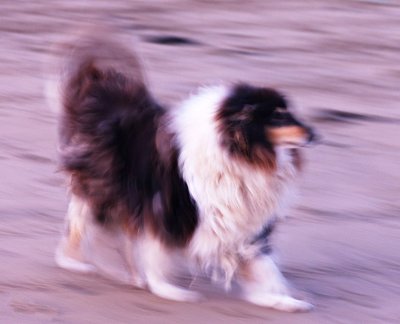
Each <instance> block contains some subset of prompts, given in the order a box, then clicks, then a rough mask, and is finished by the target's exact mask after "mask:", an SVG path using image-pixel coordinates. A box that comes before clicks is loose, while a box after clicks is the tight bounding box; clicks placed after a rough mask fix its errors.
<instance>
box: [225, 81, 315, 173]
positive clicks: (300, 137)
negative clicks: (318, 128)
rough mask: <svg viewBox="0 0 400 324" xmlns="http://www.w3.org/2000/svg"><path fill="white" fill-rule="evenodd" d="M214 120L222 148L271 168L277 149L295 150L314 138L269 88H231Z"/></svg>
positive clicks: (281, 96) (306, 127)
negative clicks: (219, 132) (216, 122)
mask: <svg viewBox="0 0 400 324" xmlns="http://www.w3.org/2000/svg"><path fill="white" fill-rule="evenodd" d="M217 119H218V121H219V125H220V131H221V134H222V145H223V146H224V147H226V148H228V150H229V152H230V153H231V154H233V155H235V156H237V157H240V158H245V159H246V160H247V161H248V162H252V163H255V164H260V163H261V164H266V163H267V164H270V166H272V165H273V164H275V163H274V161H275V153H276V149H277V147H285V148H297V147H300V146H304V145H306V144H308V143H310V142H312V141H313V139H314V133H313V131H312V129H311V128H310V127H309V126H306V125H305V124H304V123H303V122H301V121H300V120H298V119H297V118H296V117H295V116H294V114H293V112H292V111H291V110H290V109H289V107H288V103H287V101H286V100H285V98H284V97H283V95H282V94H280V93H279V92H277V91H275V90H273V89H269V88H259V87H253V86H249V85H246V84H239V85H236V86H234V87H233V88H232V90H231V92H230V94H229V95H228V97H227V98H226V99H225V100H224V101H223V103H222V105H221V107H220V110H219V112H218V115H217Z"/></svg>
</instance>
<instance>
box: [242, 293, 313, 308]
mask: <svg viewBox="0 0 400 324" xmlns="http://www.w3.org/2000/svg"><path fill="white" fill-rule="evenodd" d="M244 299H245V300H247V301H248V302H250V303H253V304H256V305H259V306H263V307H270V308H274V309H277V310H281V311H284V312H308V311H310V310H312V309H313V308H314V306H313V305H312V304H310V303H307V302H305V301H303V300H299V299H296V298H293V297H290V296H288V295H275V294H265V293H252V294H247V295H245V296H244Z"/></svg>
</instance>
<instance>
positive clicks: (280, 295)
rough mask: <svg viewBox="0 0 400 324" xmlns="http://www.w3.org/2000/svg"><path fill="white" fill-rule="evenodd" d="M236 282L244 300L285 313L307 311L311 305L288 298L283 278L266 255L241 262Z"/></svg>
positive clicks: (287, 290)
mask: <svg viewBox="0 0 400 324" xmlns="http://www.w3.org/2000/svg"><path fill="white" fill-rule="evenodd" d="M238 282H239V284H240V286H241V288H242V296H243V298H244V299H245V300H247V301H249V302H251V303H253V304H256V305H260V306H265V307H271V308H275V309H278V310H283V311H287V312H296V311H308V310H310V309H311V308H312V305H311V304H309V303H307V302H305V301H302V300H298V299H295V298H293V297H291V296H290V294H289V289H288V286H287V283H286V280H285V278H284V277H283V275H282V274H281V272H280V271H279V269H278V267H277V266H276V264H275V263H274V261H273V260H272V258H271V257H270V256H268V255H265V254H263V255H259V256H257V257H255V258H253V259H251V260H246V261H243V262H242V263H241V264H240V266H239V272H238Z"/></svg>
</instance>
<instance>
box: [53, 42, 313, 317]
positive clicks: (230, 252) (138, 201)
mask: <svg viewBox="0 0 400 324" xmlns="http://www.w3.org/2000/svg"><path fill="white" fill-rule="evenodd" d="M65 52H66V53H65V54H66V57H67V58H66V60H65V61H64V63H63V65H62V66H61V69H60V80H59V82H58V83H57V84H56V86H52V87H49V88H48V89H49V92H50V95H51V96H54V95H58V103H55V104H54V105H57V106H59V107H60V109H61V111H60V160H61V166H62V168H63V169H64V171H65V172H66V173H67V175H68V176H69V178H70V180H71V185H70V191H71V200H70V206H69V209H68V214H67V231H66V235H65V236H64V237H63V239H62V241H61V244H60V246H59V248H58V250H57V253H56V261H57V263H58V264H59V265H60V266H61V267H64V268H68V269H71V270H76V271H83V272H85V271H92V270H94V268H93V266H91V265H90V264H88V263H85V260H83V258H82V254H81V246H80V245H81V242H82V238H83V237H84V236H85V233H86V231H87V228H88V226H96V224H97V225H98V226H102V227H104V228H105V229H108V228H109V229H113V230H115V228H119V229H121V231H123V232H124V233H125V236H126V237H127V240H126V245H125V253H126V259H127V263H128V264H129V267H130V270H131V273H132V282H133V283H134V284H135V285H137V286H139V287H145V286H147V287H148V289H149V290H150V291H152V292H153V293H154V294H156V295H158V296H161V297H164V298H168V299H172V300H178V301H192V300H196V299H198V298H199V295H198V294H197V293H195V292H192V291H188V290H186V289H183V288H181V287H177V286H175V285H173V284H171V283H170V281H169V279H168V277H169V275H170V273H169V269H170V266H169V265H170V264H171V262H173V261H172V257H171V256H172V255H173V254H180V255H181V256H184V257H185V258H186V260H187V262H188V263H189V264H190V265H191V266H196V267H197V268H198V269H201V270H204V271H205V272H206V273H211V274H213V276H214V277H220V278H221V277H222V279H223V281H224V282H225V286H226V287H227V288H229V287H230V283H231V282H232V280H236V281H237V282H238V283H239V285H240V287H241V289H242V296H243V298H244V299H245V300H247V301H249V302H251V303H254V304H257V305H261V306H266V307H272V308H275V309H280V310H284V311H304V310H309V309H310V308H311V305H310V304H308V303H307V302H304V301H301V300H297V299H295V298H293V297H291V296H290V294H289V289H288V286H287V283H286V282H285V279H284V278H283V276H282V274H281V273H280V271H279V269H278V268H277V266H276V264H275V263H274V261H273V260H272V258H271V256H270V254H269V253H268V251H266V250H265V246H264V243H265V241H266V239H267V237H266V236H267V233H268V232H269V229H270V228H271V225H272V224H273V222H274V221H275V219H276V217H278V216H279V213H280V210H281V209H282V208H283V207H285V205H286V204H287V203H288V197H289V196H290V192H291V190H292V188H293V185H294V181H295V180H296V177H297V175H298V172H299V168H300V153H299V150H298V147H299V146H302V145H304V144H306V143H307V142H309V141H310V140H311V138H312V132H311V130H310V128H308V127H306V126H305V125H304V124H303V123H301V122H300V121H298V120H297V119H296V118H295V117H294V116H293V114H292V112H291V111H290V109H289V108H288V107H287V102H286V100H285V98H284V97H283V96H282V95H281V94H280V93H279V92H277V91H275V90H273V89H269V88H260V87H253V86H250V85H247V84H236V85H218V86H211V87H204V88H201V89H200V90H199V91H198V92H197V93H196V94H194V95H192V96H191V97H190V98H189V99H187V100H186V101H184V102H183V103H181V104H179V105H177V106H176V107H174V108H169V109H168V108H166V107H164V106H162V105H160V104H159V103H158V102H157V101H156V100H155V99H154V98H153V97H152V95H151V94H150V92H149V90H148V87H147V86H146V84H145V82H144V80H143V77H142V72H141V70H140V65H139V64H138V61H137V59H136V56H135V55H134V54H133V53H132V52H131V51H129V50H127V49H126V48H125V47H124V46H121V45H120V44H118V43H117V42H114V41H110V40H107V39H100V38H98V39H96V38H83V39H81V40H78V41H77V42H76V43H74V44H72V45H70V46H69V47H67V48H66V49H65ZM53 85H54V84H53ZM263 233H264V234H265V235H263Z"/></svg>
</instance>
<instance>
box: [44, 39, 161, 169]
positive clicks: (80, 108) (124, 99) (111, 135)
mask: <svg viewBox="0 0 400 324" xmlns="http://www.w3.org/2000/svg"><path fill="white" fill-rule="evenodd" d="M61 52H62V54H63V56H64V59H63V60H62V61H61V63H60V64H59V65H58V73H57V74H54V75H57V78H56V79H51V80H50V81H49V84H50V85H48V86H47V94H48V96H50V102H51V103H52V105H53V106H55V107H56V109H57V115H58V117H59V153H60V158H61V161H60V162H61V167H62V168H63V169H64V170H67V171H81V169H82V168H83V169H86V170H88V169H89V168H91V167H92V166H89V164H90V163H94V162H90V159H92V160H96V158H95V157H94V156H92V155H93V154H95V153H97V159H98V156H99V155H100V156H101V157H105V156H106V155H107V152H109V153H110V154H108V155H109V156H116V155H117V154H116V153H115V152H110V150H116V147H117V145H116V141H118V140H119V139H118V138H117V137H120V138H124V140H125V139H126V138H125V135H121V134H120V133H121V132H123V131H124V129H126V128H127V127H131V126H132V127H135V126H140V125H137V124H138V123H140V122H141V121H144V120H149V119H151V118H153V117H154V116H156V115H157V114H158V110H159V109H160V107H159V106H158V105H157V104H156V103H155V101H154V100H153V99H152V97H151V95H150V93H149V92H148V90H147V86H146V84H145V81H144V77H143V74H142V70H141V68H140V63H139V60H138V58H137V56H136V55H135V53H134V51H132V50H130V49H129V48H128V47H127V46H125V45H123V44H121V43H119V42H117V41H115V40H114V39H112V38H111V37H109V36H104V34H102V36H101V38H100V37H92V36H84V37H81V38H79V39H77V40H75V41H74V42H72V43H69V44H67V45H63V46H62V47H61ZM135 123H136V124H135ZM127 124H129V126H128V125H127ZM120 142H121V141H120V140H119V143H120ZM89 155H90V158H89ZM106 162H107V163H114V162H111V161H108V159H106V158H104V163H106ZM97 163H98V164H99V163H101V161H97ZM110 167H111V164H110ZM107 169H108V168H107V167H105V168H104V166H103V170H104V172H105V170H107Z"/></svg>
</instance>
